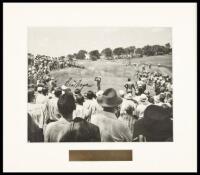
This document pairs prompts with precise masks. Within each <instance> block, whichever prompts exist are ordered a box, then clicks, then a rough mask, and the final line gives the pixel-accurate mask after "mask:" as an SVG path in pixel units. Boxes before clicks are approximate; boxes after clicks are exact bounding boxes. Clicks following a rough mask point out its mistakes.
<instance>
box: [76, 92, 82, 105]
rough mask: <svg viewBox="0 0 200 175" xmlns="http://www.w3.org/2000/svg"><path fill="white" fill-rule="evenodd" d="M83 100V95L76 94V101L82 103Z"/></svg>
mask: <svg viewBox="0 0 200 175" xmlns="http://www.w3.org/2000/svg"><path fill="white" fill-rule="evenodd" d="M83 102H84V97H83V96H82V95H81V94H79V95H77V96H76V103H78V104H80V105H82V104H83Z"/></svg>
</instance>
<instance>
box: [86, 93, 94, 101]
mask: <svg viewBox="0 0 200 175" xmlns="http://www.w3.org/2000/svg"><path fill="white" fill-rule="evenodd" d="M93 97H94V93H93V92H92V91H88V92H87V98H88V99H90V100H91V99H93Z"/></svg>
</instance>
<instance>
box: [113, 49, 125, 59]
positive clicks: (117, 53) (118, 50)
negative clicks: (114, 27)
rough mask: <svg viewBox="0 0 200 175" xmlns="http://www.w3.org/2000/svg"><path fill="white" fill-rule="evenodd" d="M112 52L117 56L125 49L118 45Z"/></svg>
mask: <svg viewBox="0 0 200 175" xmlns="http://www.w3.org/2000/svg"><path fill="white" fill-rule="evenodd" d="M113 54H114V55H116V56H118V58H119V57H120V56H121V55H123V54H125V50H124V48H122V47H118V48H115V49H114V50H113Z"/></svg>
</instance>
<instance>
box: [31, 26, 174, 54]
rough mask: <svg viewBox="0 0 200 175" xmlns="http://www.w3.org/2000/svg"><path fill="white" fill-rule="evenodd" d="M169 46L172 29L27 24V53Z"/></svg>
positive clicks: (71, 52) (61, 52) (63, 52)
mask: <svg viewBox="0 0 200 175" xmlns="http://www.w3.org/2000/svg"><path fill="white" fill-rule="evenodd" d="M168 42H169V43H170V44H171V45H172V32H171V28H163V27H162V28H159V27H154V28H149V27H148V28H135V27H134V28H133V27H76V28H73V27H30V28H28V52H29V53H32V54H34V55H36V54H45V55H49V56H62V55H67V54H73V53H77V52H78V51H79V50H82V49H83V50H86V51H91V50H96V49H98V50H99V51H101V50H102V49H104V48H107V47H109V48H111V49H114V48H116V47H124V48H125V47H129V46H135V47H136V48H138V47H143V46H145V45H147V44H149V45H155V44H159V45H165V44H166V43H168Z"/></svg>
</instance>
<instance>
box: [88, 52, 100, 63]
mask: <svg viewBox="0 0 200 175" xmlns="http://www.w3.org/2000/svg"><path fill="white" fill-rule="evenodd" d="M89 55H90V59H91V60H93V61H95V60H97V59H99V58H100V53H99V51H98V50H92V51H90V52H89Z"/></svg>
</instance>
